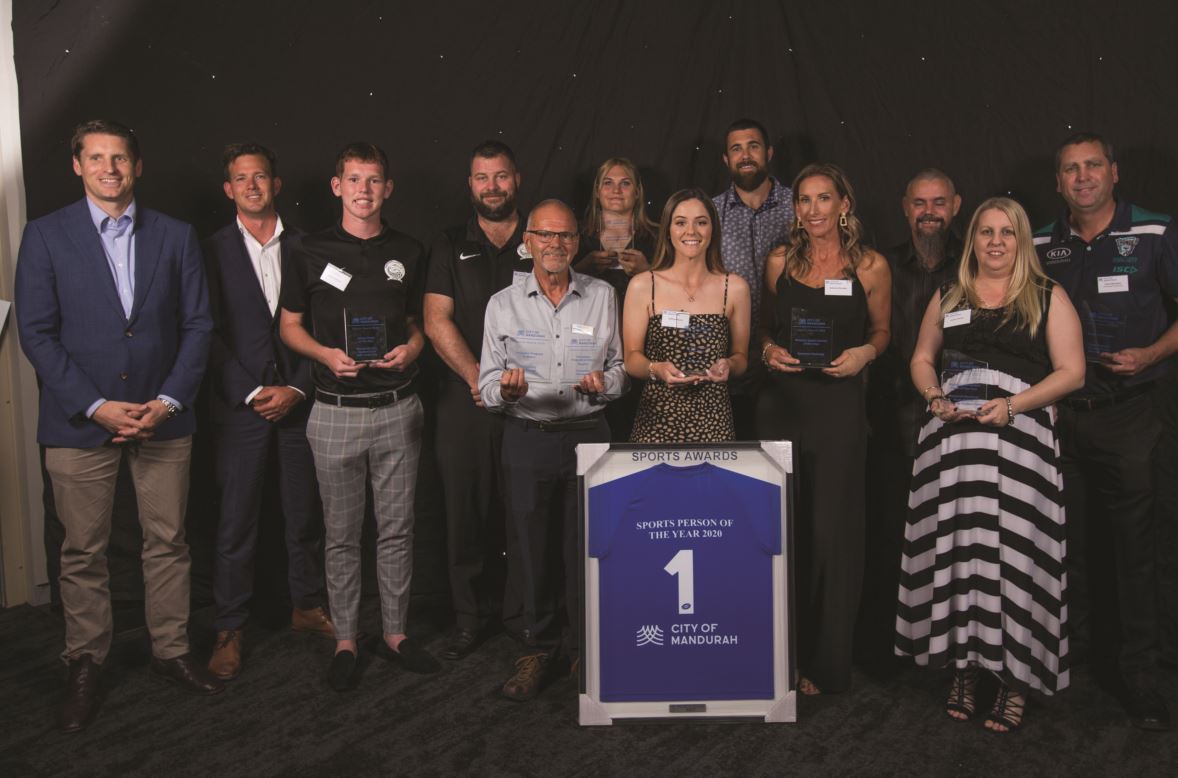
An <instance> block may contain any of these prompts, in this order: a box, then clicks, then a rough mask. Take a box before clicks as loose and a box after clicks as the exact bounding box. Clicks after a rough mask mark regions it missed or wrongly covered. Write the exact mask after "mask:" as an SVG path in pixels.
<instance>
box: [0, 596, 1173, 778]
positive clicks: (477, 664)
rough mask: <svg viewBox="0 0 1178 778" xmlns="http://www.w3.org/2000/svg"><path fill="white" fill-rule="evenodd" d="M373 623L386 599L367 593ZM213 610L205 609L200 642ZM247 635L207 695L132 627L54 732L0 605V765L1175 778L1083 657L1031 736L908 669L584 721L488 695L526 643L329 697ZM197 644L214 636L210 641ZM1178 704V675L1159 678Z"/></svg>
mask: <svg viewBox="0 0 1178 778" xmlns="http://www.w3.org/2000/svg"><path fill="white" fill-rule="evenodd" d="M363 607H364V624H365V625H366V626H368V627H370V628H373V629H376V628H377V619H378V613H377V607H376V602H375V600H374V599H372V598H366V599H365V601H364V606H363ZM415 609H416V612H415V614H414V619H415V620H414V622H413V623H414V624H415V630H414V632H415V633H416V634H417V635H419V636H420V637H421V638H423V639H424V640H425V641H426V642H427V644H430V643H436V641H437V640H438V639H439V638H440V634H441V633H440V629H439V627H438V626H437V624H438V623H440V617H438V619H437V620H436V621H431V614H434V615H436V614H439V613H440V612H441V609H439V608H435V607H431V603H429V602H428V601H422V600H418V601H415ZM207 619H208V613H207V611H204V612H199V613H197V614H196V615H195V617H194V629H193V634H194V639H195V642H196V643H197V648H198V650H203V651H205V652H207V650H208V646H207V644H208V636H207V626H208V623H207ZM259 621H260V620H255V622H254V624H253V625H252V626H251V627H250V629H249V631H248V632H247V643H248V648H247V650H248V654H247V660H248V663H247V665H246V669H245V672H244V673H243V674H242V676H241V677H240V678H239V679H238V680H236V681H233V682H232V683H231V684H230V688H229V689H227V690H226V692H225V693H223V694H221V695H219V696H217V697H213V698H199V697H191V696H187V695H185V694H184V693H183V692H181V691H179V690H177V689H175V688H174V687H171V686H169V685H167V684H166V683H165V682H163V681H160V680H158V679H156V678H155V677H154V676H152V675H151V674H150V672H149V670H148V668H147V665H146V662H147V641H146V637H145V636H144V635H143V632H142V630H141V629H139V630H134V629H132V630H124V631H123V632H122V633H121V634H120V636H119V639H118V641H117V643H116V650H115V652H114V654H113V655H112V657H111V659H110V660H109V661H108V662H107V666H106V668H105V681H106V695H105V700H104V703H103V705H102V709H101V711H100V713H99V716H98V718H97V720H96V721H95V722H94V723H93V724H92V725H91V726H90V728H89V729H87V730H86V731H84V732H82V733H80V734H76V735H72V736H67V735H60V734H58V733H57V732H56V731H55V730H54V729H53V713H54V709H55V705H56V701H57V699H58V697H59V695H60V692H61V689H62V686H63V683H62V679H63V673H62V671H61V669H60V665H59V664H58V662H57V659H56V655H57V653H58V652H59V651H60V646H61V637H62V629H61V625H60V619H59V617H57V616H56V615H54V614H53V613H51V612H50V611H49V610H48V609H34V608H31V607H20V608H14V609H10V610H7V611H2V612H0V776H5V778H14V777H16V776H49V775H53V776H72V775H78V776H93V775H111V776H116V775H117V776H125V775H153V776H176V775H207V776H214V775H233V776H237V775H284V776H285V775H358V776H366V775H391V776H399V775H536V776H541V775H543V776H548V775H559V776H565V775H627V776H630V775H632V776H666V775H716V776H728V775H740V776H743V775H828V774H834V775H851V774H853V775H985V776H995V778H1005V777H1006V776H1010V775H1031V774H1038V775H1135V776H1153V775H1158V776H1172V775H1176V774H1178V761H1176V759H1178V733H1175V732H1169V733H1162V734H1155V733H1145V732H1138V731H1137V730H1134V729H1132V728H1131V727H1129V726H1128V725H1127V723H1126V722H1125V720H1124V717H1123V714H1122V712H1121V709H1120V707H1119V706H1118V704H1117V703H1116V701H1115V699H1114V698H1113V697H1112V696H1111V695H1110V694H1109V693H1107V692H1106V691H1104V690H1103V689H1101V688H1099V686H1098V685H1097V684H1096V683H1094V682H1093V680H1092V678H1091V676H1090V675H1089V674H1088V672H1087V671H1086V668H1083V667H1082V668H1080V669H1079V670H1078V671H1077V672H1076V673H1075V678H1074V680H1073V684H1072V687H1071V688H1070V689H1068V690H1066V691H1065V692H1064V693H1062V694H1061V695H1058V696H1057V697H1055V698H1054V699H1049V700H1046V701H1044V700H1042V699H1039V700H1036V701H1034V702H1033V703H1032V707H1031V709H1030V711H1029V714H1028V719H1027V724H1026V726H1025V727H1024V728H1023V730H1022V731H1020V732H1017V733H1015V734H1013V735H1009V736H996V735H992V734H990V733H987V732H986V731H985V730H983V729H982V727H981V723H980V717H979V719H977V720H975V721H974V722H972V723H969V724H957V723H954V722H952V721H950V720H949V719H948V718H947V717H946V716H945V714H944V713H943V712H942V708H941V700H942V696H943V692H944V686H945V684H946V679H945V678H944V677H943V676H942V675H940V674H938V673H928V672H923V671H919V670H917V669H914V668H903V667H901V668H898V669H894V670H892V671H891V672H885V673H882V674H879V673H876V674H869V673H864V672H859V673H857V674H856V677H855V688H854V690H853V691H852V692H851V693H849V694H845V695H840V696H831V697H822V698H803V699H801V700H800V703H799V716H798V718H799V721H798V723H797V724H790V725H786V724H778V725H767V724H752V723H744V722H718V721H703V722H698V721H697V722H690V721H678V722H641V723H639V722H631V723H620V724H617V725H615V726H613V727H602V728H582V727H579V726H578V725H577V704H576V692H575V688H574V683H573V681H572V680H564V681H560V682H558V683H556V684H555V685H553V686H551V687H549V688H548V689H547V690H546V691H545V692H544V693H543V694H542V695H541V697H540V698H539V699H537V700H536V701H535V702H533V703H530V704H517V703H511V702H508V701H505V700H502V699H499V698H498V697H497V694H496V692H497V688H498V686H499V684H500V683H501V682H502V680H503V679H504V678H505V676H506V675H507V674H508V672H509V671H510V668H511V663H512V660H513V658H514V657H515V655H516V650H517V646H516V644H515V643H514V642H513V641H511V640H510V639H509V638H507V637H505V636H502V635H500V636H497V637H495V638H493V639H492V640H491V641H489V642H488V643H487V644H486V645H485V646H484V647H483V648H482V649H481V650H480V651H479V652H478V653H476V654H475V655H473V656H471V657H469V658H468V659H467V660H465V661H463V662H460V663H447V665H446V667H445V669H444V670H443V672H442V673H441V674H439V675H437V676H432V677H423V676H413V675H410V674H408V673H405V672H404V671H401V670H399V669H397V668H395V667H392V666H390V665H387V664H385V663H384V662H382V661H381V660H379V659H378V660H373V661H372V662H370V663H368V664H367V666H366V668H365V671H364V675H363V678H362V681H361V685H360V688H359V689H357V690H356V691H355V692H353V693H350V694H343V695H341V694H337V693H334V692H332V691H331V690H330V689H328V687H327V685H326V682H325V680H324V673H325V670H326V667H327V663H328V661H329V658H330V654H331V649H332V644H331V643H330V642H329V641H325V640H322V639H317V638H314V637H311V636H307V635H296V634H294V633H291V632H289V631H288V630H286V629H273V628H269V627H266V626H262V625H261V624H260V623H258V622H259ZM202 636H203V639H201V638H202ZM1164 686H1165V688H1164V689H1163V691H1164V692H1165V694H1166V696H1167V698H1168V700H1169V702H1170V704H1171V706H1172V707H1178V678H1175V677H1174V676H1165V683H1164Z"/></svg>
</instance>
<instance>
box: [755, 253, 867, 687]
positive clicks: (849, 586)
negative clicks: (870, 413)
mask: <svg viewBox="0 0 1178 778" xmlns="http://www.w3.org/2000/svg"><path fill="white" fill-rule="evenodd" d="M794 308H801V309H805V310H806V311H807V312H808V314H809V315H811V316H821V317H824V318H828V319H833V320H834V323H835V324H834V333H833V341H834V342H833V348H832V351H831V356H832V358H835V359H837V358H838V356H839V354H841V353H842V352H843V351H845V350H846V349H848V348H852V347H854V346H861V345H863V342H864V338H865V337H866V333H867V293H866V292H865V291H864V290H863V285H862V284H860V283H859V279H858V278H857V277H852V278H851V294H850V295H849V296H841V295H827V294H826V291H825V287H820V288H817V289H816V288H814V287H810V286H806V285H805V284H803V283H801V282H799V281H796V280H794V279H792V278H790V277H789V274H788V273H782V274H781V277H780V278H779V279H778V281H777V296H776V298H775V299H774V300H773V317H774V330H773V336H774V340H775V342H776V343H778V344H779V345H781V346H783V347H785V348H786V349H787V350H788V349H789V343H790V319H791V316H790V314H791V311H792V310H793V309H794ZM757 431H758V434H759V435H760V437H761V439H762V440H789V441H792V442H793V444H794V471H795V473H796V478H795V480H794V483H795V484H796V490H795V498H796V499H795V506H796V512H795V514H794V544H795V545H794V548H795V552H794V564H795V565H796V570H795V572H794V585H795V586H796V592H797V600H796V602H797V604H798V623H797V639H798V642H797V645H798V665H799V668H800V670H801V672H802V674H803V675H805V676H806V677H807V678H808V679H810V680H811V681H812V682H813V683H814V684H815V685H816V686H817V687H818V688H819V690H821V691H822V692H824V693H834V692H841V691H846V690H847V689H848V688H850V686H851V649H852V639H853V637H854V628H855V617H856V615H857V613H858V610H859V595H860V588H861V587H862V584H863V559H864V534H865V532H866V523H865V519H864V511H865V507H864V498H863V491H864V482H865V477H866V450H867V412H866V406H865V400H864V391H863V373H862V372H860V373H859V375H857V376H855V377H853V378H834V377H832V376H828V375H826V374H825V373H823V372H822V371H821V370H806V371H805V372H802V373H778V372H772V373H770V377H769V380H768V381H767V382H766V384H765V386H764V388H763V389H762V390H761V394H760V396H759V398H758V401H757Z"/></svg>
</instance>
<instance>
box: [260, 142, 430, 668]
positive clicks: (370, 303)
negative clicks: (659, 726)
mask: <svg viewBox="0 0 1178 778" xmlns="http://www.w3.org/2000/svg"><path fill="white" fill-rule="evenodd" d="M335 171H336V175H335V177H334V178H332V179H331V188H332V191H333V192H334V193H335V195H336V197H338V198H340V201H341V204H342V206H343V211H342V214H341V217H340V221H339V224H337V225H336V226H334V227H332V228H331V229H328V230H324V231H322V232H319V233H315V234H314V235H309V236H307V237H306V238H304V240H303V242H302V244H301V245H300V246H299V248H298V249H297V250H296V251H295V252H294V253H293V255H292V258H291V265H290V273H289V274H288V275H287V276H286V277H285V278H284V279H283V283H282V325H281V326H282V339H283V340H284V341H285V342H286V344H287V345H289V346H290V347H291V348H292V349H294V350H295V351H297V352H299V353H300V354H302V355H304V356H306V357H308V358H310V359H313V360H314V364H313V365H312V370H311V375H312V379H313V381H314V384H315V405H314V407H313V408H312V410H311V416H310V419H309V420H308V422H307V439H308V441H309V442H310V444H311V451H312V453H313V454H314V455H315V470H316V473H317V475H318V477H319V490H320V493H321V495H322V497H323V513H324V525H325V527H326V573H327V597H328V602H329V604H330V608H331V615H332V619H333V620H334V622H335V635H336V653H335V657H334V658H333V659H332V663H331V669H330V672H329V673H328V681H329V683H330V684H331V686H332V688H333V689H336V690H337V691H344V690H346V689H350V688H352V687H353V686H354V685H355V683H356V680H357V663H356V656H357V646H356V635H357V632H358V626H357V621H358V618H359V610H360V528H361V525H362V524H363V521H364V503H365V489H364V485H365V480H366V479H368V480H370V481H371V484H372V496H373V510H374V513H375V515H376V527H377V540H376V562H377V579H378V581H379V583H380V600H381V618H382V622H383V625H384V629H383V632H384V639H383V640H376V641H374V642H373V646H374V649H375V651H376V653H377V654H378V655H381V656H383V657H384V658H386V659H391V660H393V661H396V662H398V663H399V664H401V665H402V666H404V667H405V668H406V669H407V670H411V671H413V672H420V673H428V672H434V671H436V670H437V669H438V663H437V660H435V659H434V658H433V657H432V656H430V654H429V653H428V652H426V651H425V649H423V648H421V647H420V646H418V645H417V644H416V643H414V641H412V640H410V639H408V638H406V637H405V618H406V615H407V613H408V609H409V581H410V577H411V574H412V565H413V548H412V539H413V497H414V487H415V484H416V481H417V461H418V456H419V453H420V449H421V433H422V410H421V401H420V400H419V399H418V398H417V396H416V386H415V384H414V379H415V378H416V376H417V365H416V364H415V363H416V360H417V357H418V355H419V354H420V353H421V349H422V346H423V345H424V339H423V336H422V333H421V329H420V328H419V327H418V325H417V316H418V305H419V301H420V299H421V287H422V283H423V281H424V274H425V257H424V254H425V252H424V249H423V248H422V245H421V244H420V243H418V242H417V241H416V240H414V239H413V238H411V237H409V236H408V235H405V234H403V233H400V232H397V231H396V230H393V229H390V228H389V227H388V226H387V225H386V224H385V223H384V221H383V220H382V219H381V217H380V210H381V206H382V205H383V203H384V201H385V199H387V198H388V197H389V195H391V194H392V192H393V180H392V179H391V178H389V176H388V158H387V157H386V156H385V154H384V152H383V151H381V150H380V149H379V148H377V147H376V146H373V145H372V144H370V143H352V144H349V145H348V146H347V147H345V148H344V150H343V151H341V152H340V154H339V157H338V159H337V160H336V169H335ZM308 316H309V318H310V322H309V324H310V328H309V329H308V323H307V322H306V321H305V319H306V317H308ZM312 333H313V334H312Z"/></svg>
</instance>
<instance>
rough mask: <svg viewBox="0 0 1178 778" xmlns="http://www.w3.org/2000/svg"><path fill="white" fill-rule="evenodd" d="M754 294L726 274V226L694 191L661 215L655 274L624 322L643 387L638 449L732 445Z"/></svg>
mask: <svg viewBox="0 0 1178 778" xmlns="http://www.w3.org/2000/svg"><path fill="white" fill-rule="evenodd" d="M749 311H750V302H749V288H748V285H747V284H746V283H745V281H744V279H742V278H740V276H736V275H732V274H731V273H726V272H724V266H723V263H722V262H721V260H720V224H719V222H718V220H717V218H716V210H715V207H714V206H713V205H712V201H711V199H709V198H708V197H707V195H706V194H704V193H703V192H702V191H700V190H698V189H686V190H683V191H680V192H676V193H675V194H674V195H672V196H671V198H670V199H669V200H668V201H667V205H666V207H665V208H663V218H662V226H661V227H660V232H659V242H658V248H657V249H656V250H655V258H654V262H653V264H652V267H651V270H650V272H648V273H642V274H640V275H636V276H634V278H632V279H631V280H630V286H629V288H628V289H627V290H626V302H625V306H624V310H623V314H622V337H623V341H624V342H623V347H624V350H625V352H626V371H627V372H628V373H629V374H630V375H632V376H634V377H635V378H643V379H646V386H645V388H644V389H643V391H642V398H641V399H640V400H639V404H638V414H637V416H636V418H635V420H634V430H633V432H632V433H631V435H630V439H631V440H632V441H633V442H635V443H691V442H707V443H711V442H719V441H726V440H732V439H733V438H734V437H735V432H734V430H733V425H732V405H731V403H730V401H729V399H728V385H727V382H728V377H729V376H736V375H740V374H741V373H743V372H744V370H745V368H746V367H747V365H748V339H749V315H750V314H749Z"/></svg>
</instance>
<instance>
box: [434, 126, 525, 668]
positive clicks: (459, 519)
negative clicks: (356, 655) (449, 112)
mask: <svg viewBox="0 0 1178 778" xmlns="http://www.w3.org/2000/svg"><path fill="white" fill-rule="evenodd" d="M519 181H520V176H519V172H518V171H517V170H516V167H515V155H514V154H513V153H512V151H511V149H510V148H509V147H508V146H507V145H506V144H503V143H500V142H499V141H493V140H492V141H485V142H483V143H481V144H479V145H478V146H476V147H475V149H474V151H473V152H472V153H471V158H470V177H469V178H468V179H467V183H468V184H469V185H470V199H471V205H472V206H473V207H474V211H475V214H474V216H472V217H471V218H470V219H469V220H468V221H467V222H466V224H463V225H459V226H457V227H452V228H450V229H448V230H446V231H444V232H443V233H442V234H441V235H440V236H438V239H437V240H436V241H434V245H433V250H432V251H431V252H430V268H429V279H428V281H427V282H426V290H425V303H424V308H425V332H426V335H427V336H429V339H430V342H431V343H432V344H433V347H434V350H435V351H437V352H438V355H439V356H440V357H441V358H442V360H443V361H444V362H445V363H446V365H447V367H448V368H449V370H447V371H446V373H445V375H444V376H443V377H442V381H441V387H440V392H439V398H438V431H437V436H438V437H437V452H438V469H439V471H440V474H441V477H442V485H443V487H444V488H445V493H446V550H447V563H448V567H449V571H450V596H451V599H452V602H453V605H454V619H455V630H454V634H453V636H452V637H451V639H450V641H449V642H448V643H447V644H446V645H445V646H444V647H443V648H442V650H441V652H440V654H441V656H442V657H444V658H446V659H461V658H462V657H464V656H466V655H467V654H469V653H470V652H471V651H473V650H474V649H475V648H476V647H477V646H478V644H479V642H481V640H482V639H483V638H484V637H485V636H486V632H487V629H488V627H489V626H490V622H491V620H492V618H494V616H493V611H494V610H495V608H496V606H497V601H498V600H499V598H500V596H501V594H502V595H503V601H504V602H503V606H504V607H503V617H504V619H505V620H509V619H511V618H513V617H516V616H518V613H517V611H519V610H520V607H521V603H520V602H519V595H518V593H515V596H514V597H513V596H512V593H513V592H515V589H514V588H513V587H511V586H508V589H507V591H506V592H505V591H504V589H503V580H504V564H503V551H504V531H505V526H504V518H503V498H502V490H501V482H502V473H501V472H500V469H501V468H500V453H499V452H500V450H501V448H502V440H503V419H502V417H501V416H498V415H496V414H492V413H488V412H487V411H486V410H485V409H484V408H483V402H482V399H481V398H480V397H479V390H478V378H479V351H480V350H481V349H482V343H483V316H484V313H485V312H486V308H487V301H488V300H489V299H491V295H493V294H494V293H495V292H498V291H499V290H500V289H504V288H505V287H507V286H510V285H511V283H512V282H513V281H514V278H515V276H516V275H519V276H523V277H526V276H527V275H528V274H529V273H531V271H532V260H531V258H530V257H528V256H521V252H520V251H519V248H520V246H521V245H522V240H523V229H524V224H525V219H524V218H523V217H522V216H521V215H520V213H519V210H518V209H517V208H516V204H515V195H516V191H517V190H518V189H519ZM524 253H526V252H524Z"/></svg>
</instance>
